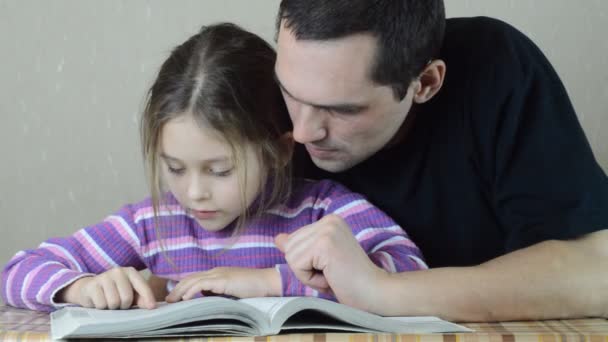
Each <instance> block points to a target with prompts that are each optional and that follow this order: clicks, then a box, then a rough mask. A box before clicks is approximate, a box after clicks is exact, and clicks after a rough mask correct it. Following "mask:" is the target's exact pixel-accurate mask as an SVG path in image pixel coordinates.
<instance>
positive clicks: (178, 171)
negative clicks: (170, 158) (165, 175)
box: [167, 166, 185, 175]
mask: <svg viewBox="0 0 608 342" xmlns="http://www.w3.org/2000/svg"><path fill="white" fill-rule="evenodd" d="M167 168H168V169H169V172H170V173H172V174H174V175H181V174H183V173H184V171H185V169H184V168H173V167H171V166H167Z"/></svg>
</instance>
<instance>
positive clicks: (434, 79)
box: [414, 59, 446, 104]
mask: <svg viewBox="0 0 608 342" xmlns="http://www.w3.org/2000/svg"><path fill="white" fill-rule="evenodd" d="M445 72H446V65H445V62H444V61H442V60H440V59H436V60H433V61H432V62H430V63H429V64H427V66H426V67H425V68H424V70H422V72H421V73H420V76H418V81H417V82H416V86H415V88H414V103H418V104H421V103H425V102H427V101H428V100H430V99H432V98H433V96H435V94H437V93H438V92H439V90H440V89H441V86H442V85H443V80H444V79H445Z"/></svg>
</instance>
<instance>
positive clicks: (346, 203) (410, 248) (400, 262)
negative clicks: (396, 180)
mask: <svg viewBox="0 0 608 342" xmlns="http://www.w3.org/2000/svg"><path fill="white" fill-rule="evenodd" d="M323 183H325V184H326V185H327V184H329V187H328V195H327V197H325V198H323V199H320V200H318V202H317V203H319V205H317V206H316V210H318V212H317V214H316V219H317V220H318V219H320V218H321V217H323V216H325V215H329V214H336V215H339V216H340V217H342V218H343V219H344V220H345V221H346V223H347V224H348V225H349V226H350V228H351V230H352V232H353V235H354V236H355V238H356V239H357V241H358V242H359V244H360V245H361V247H362V248H363V250H364V251H365V252H366V253H367V255H368V256H369V258H370V259H371V260H372V262H373V263H374V264H376V265H377V266H378V267H381V268H383V269H384V270H386V271H387V272H390V273H396V272H405V271H415V270H421V269H427V268H428V267H427V265H426V263H425V261H424V258H423V256H422V253H421V252H420V249H418V247H417V246H416V244H414V242H412V240H410V239H409V237H408V236H407V234H406V233H405V231H404V230H403V229H402V228H401V227H400V226H399V225H398V224H397V223H395V221H393V220H392V219H391V218H390V217H389V216H388V215H386V214H385V213H384V212H383V211H382V210H380V209H379V208H377V207H375V206H374V205H372V204H371V203H370V202H369V201H367V200H366V199H365V198H364V197H363V196H361V195H359V194H356V193H352V192H350V191H349V190H347V189H346V188H344V187H343V186H341V185H339V184H337V183H333V182H330V181H323ZM277 270H278V271H279V272H280V273H281V280H282V283H283V296H314V297H321V298H326V299H331V300H336V298H335V296H334V295H333V294H332V293H320V292H318V291H316V290H314V289H312V288H310V287H308V286H305V285H304V284H303V283H302V282H301V281H300V280H298V279H297V277H296V276H295V274H294V273H293V271H292V270H291V269H290V268H289V266H288V265H277Z"/></svg>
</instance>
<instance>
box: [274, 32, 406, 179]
mask: <svg viewBox="0 0 608 342" xmlns="http://www.w3.org/2000/svg"><path fill="white" fill-rule="evenodd" d="M375 51H376V40H375V38H374V37H372V36H371V35H365V34H357V35H352V36H348V37H346V38H341V39H335V40H329V41H313V40H296V38H295V36H294V35H293V34H292V32H291V30H290V29H288V28H286V27H285V26H283V25H282V26H281V28H280V31H279V35H278V40H277V62H276V65H275V73H276V76H277V80H278V82H279V84H280V86H281V90H282V92H283V97H284V98H285V102H286V103H287V108H288V110H289V115H290V117H291V120H292V122H293V126H294V130H293V138H294V140H295V141H297V142H299V143H301V144H304V145H305V146H306V149H307V151H308V153H309V154H310V156H311V159H312V160H313V162H314V163H315V164H316V165H317V166H318V167H319V168H321V169H324V170H326V171H329V172H340V171H344V170H347V169H349V168H351V167H353V166H354V165H356V164H358V163H360V162H362V161H364V160H365V159H367V158H369V157H370V156H371V155H373V154H374V153H376V152H378V151H379V150H380V149H382V148H383V147H384V146H385V145H386V144H387V143H388V142H389V141H390V140H391V138H392V137H393V136H394V135H395V133H396V132H397V130H398V129H399V128H400V127H401V125H402V123H403V121H404V119H405V117H406V116H407V114H408V112H409V110H410V108H411V105H412V96H413V87H412V86H410V89H408V92H407V95H406V97H405V98H404V99H403V100H402V101H398V100H397V99H395V97H394V95H393V90H392V88H391V87H389V86H380V85H378V84H375V83H374V82H372V80H371V78H370V70H371V66H372V63H373V60H374V54H375Z"/></svg>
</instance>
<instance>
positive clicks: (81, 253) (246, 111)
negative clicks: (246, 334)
mask: <svg viewBox="0 0 608 342" xmlns="http://www.w3.org/2000/svg"><path fill="white" fill-rule="evenodd" d="M274 60H275V54H274V51H273V49H272V48H271V47H270V46H269V45H268V44H267V43H266V42H264V40H262V39H261V38H259V37H257V36H256V35H254V34H252V33H249V32H246V31H244V30H242V29H240V28H239V27H237V26H235V25H232V24H219V25H214V26H209V27H204V28H203V29H202V30H201V31H200V32H199V33H198V34H196V35H195V36H193V37H191V38H190V39H188V40H187V41H186V42H185V43H183V44H182V45H180V46H178V47H177V48H175V49H174V50H173V52H172V53H171V55H170V56H169V58H168V59H167V60H166V61H165V62H164V64H163V65H162V67H161V69H160V72H159V74H158V77H157V79H156V81H155V83H154V84H153V86H152V88H151V89H150V91H149V96H148V102H147V105H146V109H145V111H144V113H143V117H142V121H141V135H142V143H143V154H144V159H145V161H146V167H147V171H148V176H149V179H150V185H151V193H152V195H151V198H150V199H146V200H144V201H142V202H140V203H136V204H129V205H126V206H124V207H123V208H122V209H120V210H119V211H118V212H117V213H115V214H114V215H111V216H109V217H107V218H106V219H105V220H104V221H103V222H101V223H99V224H96V225H93V226H90V227H86V228H84V229H82V230H80V231H78V232H77V233H75V234H74V235H73V236H71V237H68V238H53V239H49V240H48V241H46V242H43V243H42V244H41V245H40V246H39V247H38V249H34V250H26V251H21V252H19V253H17V254H16V255H15V256H14V257H13V258H12V260H11V261H10V262H9V263H8V265H7V266H6V267H5V269H4V271H3V273H2V297H3V300H4V302H5V303H6V304H9V305H12V306H17V307H23V308H28V309H33V310H41V311H52V310H55V309H57V308H59V307H62V306H64V305H69V304H77V305H81V306H85V307H95V308H98V309H105V308H109V309H117V308H121V309H125V308H129V307H131V306H132V305H134V304H136V305H139V306H140V307H145V308H153V307H155V299H154V296H153V293H152V291H151V288H150V286H149V285H148V284H147V283H146V281H145V279H144V278H143V277H142V276H141V275H140V273H139V272H138V270H142V269H145V268H148V269H149V270H150V271H151V273H152V274H154V275H156V276H158V277H160V278H165V279H168V280H169V282H168V290H169V295H168V296H167V300H168V301H178V300H187V299H191V298H193V297H195V296H200V295H201V294H202V293H213V294H220V295H228V296H235V297H256V296H322V297H325V298H330V299H333V297H332V295H331V293H318V292H317V291H315V290H313V289H312V288H308V287H305V286H303V285H302V283H300V282H299V281H298V279H297V278H296V277H295V276H294V274H293V272H292V271H291V270H290V269H289V267H288V266H287V263H286V261H285V258H284V255H283V254H282V253H281V252H280V251H279V249H277V247H276V245H275V243H274V238H275V236H277V235H278V234H280V233H291V232H293V231H295V230H297V229H298V228H300V227H302V226H305V225H308V224H310V223H313V222H315V221H318V220H320V219H321V218H323V217H326V216H327V215H332V214H333V215H338V216H340V217H341V219H343V220H344V221H345V222H346V223H347V224H348V225H349V226H350V228H351V229H352V233H353V234H354V235H355V236H356V238H357V240H358V241H359V243H360V245H361V247H362V248H363V249H364V250H365V251H366V252H367V254H368V255H369V257H370V259H371V260H372V261H373V262H374V263H375V264H376V265H377V266H379V267H382V268H384V269H385V270H386V271H389V272H401V271H409V270H417V269H421V268H426V265H425V264H424V262H423V261H422V256H421V254H420V251H419V250H418V248H417V247H416V246H415V245H414V244H413V243H412V241H410V240H409V239H408V237H407V236H406V235H405V234H404V233H403V230H402V229H401V228H400V227H399V226H398V225H396V224H395V223H394V222H393V221H392V220H391V219H390V218H389V217H387V216H386V215H385V214H384V213H383V212H381V211H380V210H379V209H377V208H375V207H374V206H372V205H371V204H370V203H368V202H367V201H366V200H365V199H364V198H363V197H361V196H360V195H357V194H354V193H351V192H349V191H348V190H347V189H345V188H344V187H342V186H340V185H338V184H335V183H332V182H330V181H320V182H311V181H304V180H298V181H292V180H291V179H290V177H289V175H290V159H291V144H292V143H291V140H290V138H289V131H290V129H291V125H290V122H289V116H288V115H287V114H286V113H287V112H286V109H285V107H284V103H283V100H282V97H281V93H280V90H279V89H278V87H277V85H276V84H275V81H274V78H273V75H274V73H273V67H274Z"/></svg>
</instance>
